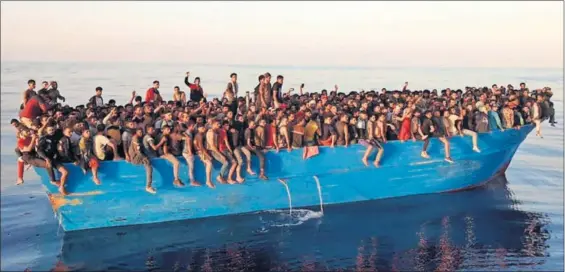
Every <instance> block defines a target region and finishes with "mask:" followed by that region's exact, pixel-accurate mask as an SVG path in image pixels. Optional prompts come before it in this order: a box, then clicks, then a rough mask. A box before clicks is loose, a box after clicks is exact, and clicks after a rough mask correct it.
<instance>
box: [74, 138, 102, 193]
mask: <svg viewBox="0 0 565 272" xmlns="http://www.w3.org/2000/svg"><path fill="white" fill-rule="evenodd" d="M93 147H94V144H93V141H92V137H91V133H90V130H89V129H88V128H84V129H83V130H82V137H81V138H80V140H79V142H78V151H79V157H80V158H79V160H78V164H79V165H80V168H81V169H82V171H83V173H84V174H86V171H88V170H89V169H90V170H91V171H92V180H93V181H94V184H96V185H100V184H101V182H100V179H99V178H98V168H99V167H100V163H99V162H98V159H97V158H96V156H95V155H94V153H93V150H94V148H93Z"/></svg>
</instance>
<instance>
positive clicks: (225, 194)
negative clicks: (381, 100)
mask: <svg viewBox="0 0 565 272" xmlns="http://www.w3.org/2000/svg"><path fill="white" fill-rule="evenodd" d="M532 129H533V127H532V126H530V125H528V126H524V127H522V128H521V129H519V130H516V129H510V130H505V131H503V132H501V131H494V132H491V133H485V134H481V135H479V147H480V148H481V150H482V152H481V153H476V152H473V151H472V144H471V138H470V137H468V136H466V137H460V136H456V137H452V138H451V139H450V143H451V155H452V156H451V157H452V158H453V159H454V160H455V163H448V162H445V161H444V160H443V145H442V144H441V142H439V141H438V140H437V139H432V140H431V141H430V146H429V148H428V153H429V155H430V156H431V158H430V159H424V158H422V157H420V151H421V148H422V144H423V143H422V142H411V141H408V142H404V143H401V142H399V141H391V142H388V143H387V144H385V145H384V147H385V153H384V156H383V159H382V162H381V167H379V168H375V167H366V166H365V165H363V163H362V162H361V157H362V155H363V152H365V147H363V146H361V145H353V146H350V147H348V148H345V147H335V148H329V147H321V148H320V154H319V155H317V156H315V157H312V158H310V159H307V160H303V159H302V150H293V151H292V152H287V151H281V152H279V153H278V154H277V153H275V152H267V154H266V159H267V164H266V169H267V170H266V174H267V176H268V177H269V180H268V181H262V180H259V179H257V178H256V177H249V176H248V177H246V181H245V183H243V184H236V185H220V184H217V187H216V189H209V188H208V187H205V186H202V187H190V186H186V187H184V188H176V187H174V186H173V184H172V180H173V176H172V165H171V164H170V163H169V162H167V161H165V160H163V159H154V160H153V161H152V163H153V167H154V173H153V179H154V187H155V188H156V189H157V194H156V195H152V194H149V193H147V192H145V171H144V169H143V167H142V166H136V165H132V164H130V163H127V162H125V161H112V162H102V163H101V166H100V171H99V177H100V179H101V181H102V185H100V186H96V185H95V184H94V183H93V182H92V177H91V174H90V173H87V175H84V174H83V173H82V171H81V170H80V168H79V167H78V166H75V165H72V164H69V165H67V166H66V167H67V168H68V169H69V181H68V182H67V191H68V192H69V193H70V195H68V196H61V195H60V194H59V193H58V191H57V188H56V187H55V186H54V185H51V184H50V183H49V180H48V177H47V172H46V171H45V170H44V169H36V172H37V173H38V174H39V175H40V177H41V180H42V182H43V184H44V186H45V188H46V190H47V194H48V196H49V199H50V202H51V204H52V206H53V210H54V211H55V213H56V215H57V218H58V220H59V224H60V225H61V226H62V228H63V229H64V230H65V231H77V230H84V229H94V228H104V227H115V226H125V225H136V224H148V223H158V222H165V221H177V220H185V219H196V218H204V217H212V216H222V215H229V214H240V213H249V212H255V211H262V210H277V209H288V208H291V209H292V208H298V207H307V206H314V205H320V204H321V203H323V205H331V204H339V203H348V202H356V201H366V200H372V199H383V198H391V197H400V196H407V195H417V194H430V193H440V192H449V191H457V190H464V189H468V188H472V187H476V186H480V185H482V184H484V183H485V182H488V181H489V180H490V179H492V178H493V177H495V176H497V175H499V174H502V173H504V172H505V170H506V168H507V167H508V165H509V164H510V161H511V159H512V157H513V156H514V154H515V152H516V150H517V149H518V147H519V145H520V144H521V143H522V141H524V139H525V138H526V137H527V135H528V134H529V133H530V132H531V131H532ZM179 161H180V162H181V168H180V171H181V175H180V177H181V179H183V180H184V181H186V180H187V179H188V173H187V168H186V164H185V163H184V161H183V159H179ZM252 163H253V164H256V163H257V162H256V161H253V162H252ZM253 167H254V169H257V166H256V165H254V166H253ZM218 170H219V165H215V166H214V171H213V175H214V176H215V175H216V173H217V171H218ZM195 175H196V179H197V180H199V181H203V180H205V177H204V165H203V164H202V163H201V162H199V161H197V162H196V167H195ZM279 180H282V181H284V182H279Z"/></svg>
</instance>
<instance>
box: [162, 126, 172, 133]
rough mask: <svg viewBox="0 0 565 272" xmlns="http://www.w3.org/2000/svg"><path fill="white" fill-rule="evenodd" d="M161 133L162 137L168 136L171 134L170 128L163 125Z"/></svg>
mask: <svg viewBox="0 0 565 272" xmlns="http://www.w3.org/2000/svg"><path fill="white" fill-rule="evenodd" d="M161 132H162V133H163V135H169V134H171V127H169V126H168V125H164V126H163V127H162V128H161Z"/></svg>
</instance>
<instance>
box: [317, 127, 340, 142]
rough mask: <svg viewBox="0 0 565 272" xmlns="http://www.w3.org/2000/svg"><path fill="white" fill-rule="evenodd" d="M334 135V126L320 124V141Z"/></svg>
mask: <svg viewBox="0 0 565 272" xmlns="http://www.w3.org/2000/svg"><path fill="white" fill-rule="evenodd" d="M336 133H337V132H336V131H335V128H334V126H332V125H330V124H322V138H321V139H322V140H327V139H328V138H330V137H331V136H332V135H336Z"/></svg>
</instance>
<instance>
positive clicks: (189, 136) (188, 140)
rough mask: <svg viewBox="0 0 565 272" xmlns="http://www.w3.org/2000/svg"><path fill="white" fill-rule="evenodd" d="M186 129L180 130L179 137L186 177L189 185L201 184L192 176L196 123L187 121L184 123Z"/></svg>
mask: <svg viewBox="0 0 565 272" xmlns="http://www.w3.org/2000/svg"><path fill="white" fill-rule="evenodd" d="M186 126H187V127H186V130H185V131H184V132H182V134H181V138H182V141H183V142H184V147H183V150H182V156H183V158H184V159H185V160H186V166H187V168H188V178H189V185H190V186H201V185H200V182H198V181H196V179H195V178H194V156H195V155H196V152H195V150H194V146H193V142H194V136H193V135H194V128H195V126H196V124H195V123H194V122H191V121H189V122H188V124H187V125H186Z"/></svg>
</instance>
